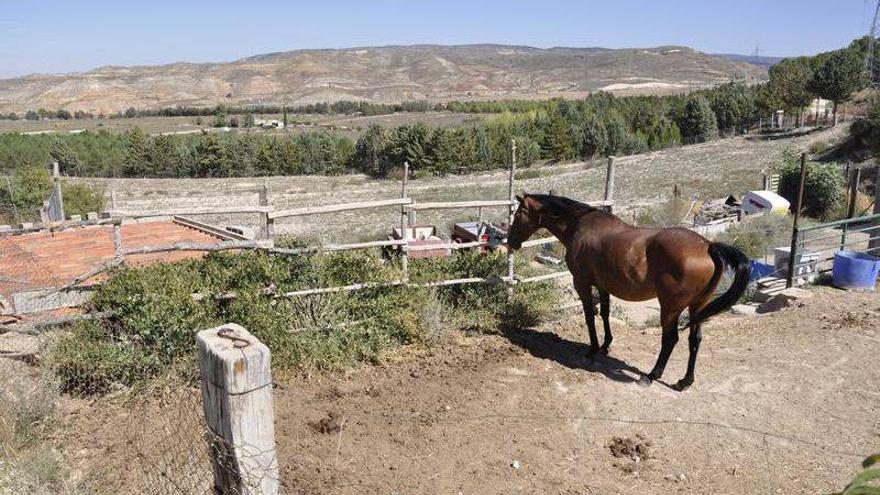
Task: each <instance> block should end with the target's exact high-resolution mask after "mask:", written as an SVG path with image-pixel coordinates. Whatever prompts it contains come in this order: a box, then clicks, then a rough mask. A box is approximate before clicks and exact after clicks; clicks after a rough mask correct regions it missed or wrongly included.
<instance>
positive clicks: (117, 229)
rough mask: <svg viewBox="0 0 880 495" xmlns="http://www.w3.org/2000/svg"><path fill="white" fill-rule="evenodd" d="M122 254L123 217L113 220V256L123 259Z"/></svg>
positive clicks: (116, 258)
mask: <svg viewBox="0 0 880 495" xmlns="http://www.w3.org/2000/svg"><path fill="white" fill-rule="evenodd" d="M122 257H123V255H122V219H121V218H120V219H114V221H113V258H114V259H115V260H121V258H122Z"/></svg>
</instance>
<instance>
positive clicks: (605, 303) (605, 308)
mask: <svg viewBox="0 0 880 495" xmlns="http://www.w3.org/2000/svg"><path fill="white" fill-rule="evenodd" d="M599 313H600V314H601V315H602V326H603V327H604V328H605V342H603V343H602V348H601V349H599V350H600V351H601V352H602V354H608V348H609V347H611V341H613V340H614V337H613V336H612V335H611V323H610V322H609V321H608V317H609V316H611V296H609V295H608V292H607V291H604V290H602V289H599Z"/></svg>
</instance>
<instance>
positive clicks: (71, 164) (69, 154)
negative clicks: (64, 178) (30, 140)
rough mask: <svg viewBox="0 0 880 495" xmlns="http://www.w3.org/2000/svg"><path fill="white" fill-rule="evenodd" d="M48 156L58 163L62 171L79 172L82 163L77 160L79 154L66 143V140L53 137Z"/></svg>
mask: <svg viewBox="0 0 880 495" xmlns="http://www.w3.org/2000/svg"><path fill="white" fill-rule="evenodd" d="M49 156H50V157H52V160H53V161H56V162H58V165H59V166H60V167H61V170H63V171H64V172H66V173H68V174H72V175H77V174H79V173H80V172H81V169H82V163H81V162H80V161H79V156H77V154H76V152H75V151H73V148H71V147H70V145H69V144H67V141H63V140H61V139H58V138H55V139H53V140H52V148H51V149H50V150H49Z"/></svg>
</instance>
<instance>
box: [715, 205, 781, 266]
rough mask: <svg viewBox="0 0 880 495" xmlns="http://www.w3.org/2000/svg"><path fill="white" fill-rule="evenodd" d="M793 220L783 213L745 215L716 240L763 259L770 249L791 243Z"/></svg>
mask: <svg viewBox="0 0 880 495" xmlns="http://www.w3.org/2000/svg"><path fill="white" fill-rule="evenodd" d="M791 222H792V219H791V217H789V216H783V215H761V216H758V217H745V218H744V219H743V221H742V222H740V223H735V224H733V225H731V226H730V227H729V228H728V229H727V230H726V231H725V232H722V233H721V234H719V235H718V236H717V237H716V238H715V240H716V241H719V242H725V243H727V244H731V245H734V246H736V247H738V248H740V249H742V250H743V252H745V253H746V255H747V256H748V257H749V258H752V259H761V258H763V257H764V255H765V254H766V253H767V251H768V250H769V249H772V248H774V247H785V246H789V245H790V244H791Z"/></svg>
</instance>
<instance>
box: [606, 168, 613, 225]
mask: <svg viewBox="0 0 880 495" xmlns="http://www.w3.org/2000/svg"><path fill="white" fill-rule="evenodd" d="M605 201H614V157H613V156H609V157H608V169H607V170H606V171H605ZM607 208H608V212H609V213H610V212H611V210H612V209H613V208H612V205H608V206H607Z"/></svg>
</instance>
